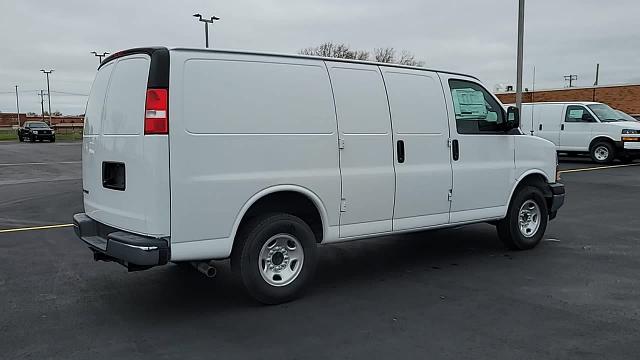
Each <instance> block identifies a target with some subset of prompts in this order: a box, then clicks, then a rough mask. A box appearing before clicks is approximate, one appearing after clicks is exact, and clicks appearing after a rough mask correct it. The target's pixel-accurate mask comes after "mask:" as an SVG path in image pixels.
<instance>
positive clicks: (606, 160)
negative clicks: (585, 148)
mask: <svg viewBox="0 0 640 360" xmlns="http://www.w3.org/2000/svg"><path fill="white" fill-rule="evenodd" d="M605 153H606V157H603V154H605ZM589 155H591V160H593V161H594V162H596V163H598V164H610V163H612V162H613V159H615V157H616V148H615V147H614V146H613V144H611V143H610V142H608V141H598V142H597V143H595V144H593V146H591V148H590V149H589Z"/></svg>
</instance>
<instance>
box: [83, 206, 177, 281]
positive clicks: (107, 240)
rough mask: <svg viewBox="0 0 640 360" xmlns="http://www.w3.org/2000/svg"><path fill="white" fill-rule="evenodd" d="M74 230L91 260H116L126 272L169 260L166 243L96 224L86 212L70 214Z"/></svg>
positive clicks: (163, 240) (167, 243)
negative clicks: (84, 244)
mask: <svg viewBox="0 0 640 360" xmlns="http://www.w3.org/2000/svg"><path fill="white" fill-rule="evenodd" d="M73 229H74V230H75V232H76V235H78V237H79V238H80V239H82V241H84V242H85V243H86V244H87V245H88V246H89V248H90V249H91V251H93V258H94V260H96V261H98V260H102V261H115V262H117V263H119V264H122V265H124V266H125V267H126V268H127V269H129V271H136V270H145V269H148V268H151V267H153V266H157V265H164V264H166V263H167V262H168V261H169V257H170V253H169V242H168V241H167V240H165V239H158V238H153V237H148V236H141V235H136V234H132V233H129V232H126V231H122V230H118V229H115V228H113V227H110V226H108V225H105V224H102V223H100V222H97V221H95V220H93V219H92V218H90V217H89V216H87V214H85V213H80V214H75V215H73Z"/></svg>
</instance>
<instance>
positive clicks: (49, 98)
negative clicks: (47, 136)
mask: <svg viewBox="0 0 640 360" xmlns="http://www.w3.org/2000/svg"><path fill="white" fill-rule="evenodd" d="M40 71H42V72H43V73H44V74H45V75H47V100H49V126H51V88H50V87H49V74H51V73H52V72H54V70H53V69H50V70H44V69H40Z"/></svg>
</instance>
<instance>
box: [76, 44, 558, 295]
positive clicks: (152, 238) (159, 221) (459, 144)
mask: <svg viewBox="0 0 640 360" xmlns="http://www.w3.org/2000/svg"><path fill="white" fill-rule="evenodd" d="M85 121H86V124H85V131H84V142H83V150H82V166H83V192H84V206H85V212H86V213H82V214H76V215H75V216H74V224H75V231H76V233H77V235H78V236H79V237H80V238H81V239H82V240H83V241H84V242H85V243H86V244H87V245H88V246H89V248H90V249H91V250H92V251H93V253H94V258H95V259H96V260H106V261H116V262H118V263H120V264H122V265H124V266H126V267H127V268H128V269H129V270H141V269H147V268H150V267H153V266H157V265H163V264H166V263H168V262H174V263H188V264H193V265H194V266H195V267H196V268H197V269H199V270H200V271H201V272H203V273H206V274H209V275H212V273H213V272H212V269H213V268H212V267H211V266H212V265H211V264H210V261H211V260H215V259H225V258H231V266H232V269H233V270H234V272H236V273H237V274H238V275H239V276H238V277H239V279H240V280H241V282H242V284H243V285H244V287H245V288H246V290H247V291H248V292H249V293H250V294H251V295H252V296H253V297H255V298H256V299H257V300H259V301H261V302H264V303H279V302H283V301H288V300H290V299H292V298H294V297H296V296H297V295H299V294H300V293H301V291H302V290H303V288H304V287H305V286H306V285H307V284H308V283H309V281H310V280H311V278H312V276H313V273H314V270H315V267H316V263H317V252H316V246H317V245H318V244H327V243H334V242H339V241H347V240H354V239H359V238H365V237H373V236H378V235H386V234H394V233H404V232H412V231H419V230H425V229H434V228H441V227H449V226H457V225H461V224H469V223H476V222H491V223H494V224H496V225H497V228H498V235H499V237H500V238H501V239H502V241H504V242H505V244H506V245H507V246H508V247H510V248H513V249H529V248H532V247H534V246H536V245H537V244H538V242H539V241H540V239H541V238H542V236H543V234H544V231H545V229H546V227H547V222H548V220H549V219H552V218H553V217H555V215H556V213H557V211H558V209H559V208H560V206H561V205H562V203H563V202H564V186H563V185H562V184H560V183H557V182H556V170H557V169H556V153H555V147H554V146H553V144H552V143H550V142H548V141H546V140H543V139H540V138H537V137H532V136H522V135H520V131H519V130H518V129H517V128H518V112H517V109H515V108H509V109H508V110H507V111H505V110H504V109H503V108H502V105H501V104H500V102H499V101H498V100H497V99H496V98H495V97H494V96H493V95H492V94H491V92H489V91H487V90H486V89H485V88H484V87H483V86H482V85H481V84H480V82H479V81H478V80H477V79H476V78H474V77H471V76H468V75H462V74H456V73H450V72H443V71H435V70H428V69H423V68H412V67H406V66H398V65H390V64H378V63H368V62H357V61H348V60H338V59H326V58H317V57H308V56H298V55H278V54H264V53H250V52H237V51H219V50H203V49H182V48H176V49H167V48H141V49H132V50H127V51H123V52H119V53H116V54H113V55H111V56H110V57H108V58H107V59H105V61H103V62H102V64H101V65H100V67H99V70H98V73H97V75H96V79H95V81H94V84H93V87H92V90H91V95H90V97H89V101H88V104H87V110H86V118H85ZM427 237H428V236H426V237H425V238H427ZM425 241H427V240H426V239H425Z"/></svg>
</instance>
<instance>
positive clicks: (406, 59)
mask: <svg viewBox="0 0 640 360" xmlns="http://www.w3.org/2000/svg"><path fill="white" fill-rule="evenodd" d="M398 64H400V65H407V66H420V67H422V66H424V61H421V60H418V59H416V56H415V55H414V54H413V53H410V52H409V51H407V50H402V54H400V60H398Z"/></svg>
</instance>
